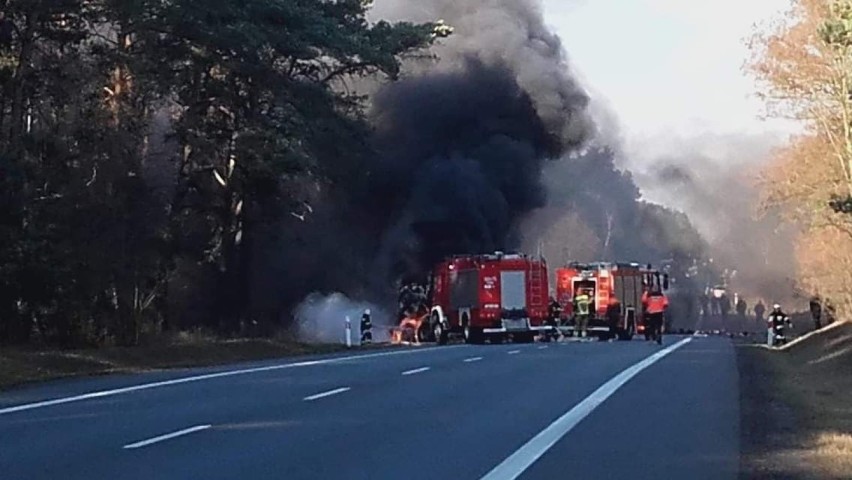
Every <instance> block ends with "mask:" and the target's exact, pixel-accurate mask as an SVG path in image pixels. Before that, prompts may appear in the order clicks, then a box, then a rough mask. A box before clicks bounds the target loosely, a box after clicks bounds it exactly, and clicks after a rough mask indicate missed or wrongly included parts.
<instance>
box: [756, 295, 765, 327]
mask: <svg viewBox="0 0 852 480" xmlns="http://www.w3.org/2000/svg"><path fill="white" fill-rule="evenodd" d="M764 313H766V306H765V305H763V300H758V301H757V305H755V306H754V316H755V317H756V319H757V321H758V322H761V323H763V314H764Z"/></svg>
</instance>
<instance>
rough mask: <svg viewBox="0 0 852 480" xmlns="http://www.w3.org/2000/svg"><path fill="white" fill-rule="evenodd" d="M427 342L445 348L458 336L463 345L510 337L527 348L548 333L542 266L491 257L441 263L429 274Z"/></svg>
mask: <svg viewBox="0 0 852 480" xmlns="http://www.w3.org/2000/svg"><path fill="white" fill-rule="evenodd" d="M430 280H431V282H430V283H431V285H430V297H431V305H432V306H431V310H430V321H429V325H430V327H431V336H432V337H434V340H435V341H437V342H438V343H445V342H446V341H447V336H448V335H450V334H460V335H462V336H463V337H464V340H465V342H467V343H481V342H483V341H484V340H485V339H489V340H490V341H491V342H492V343H499V342H502V341H504V340H507V339H508V338H509V337H511V339H512V340H513V341H515V342H532V341H533V340H534V339H535V336H536V335H537V334H538V333H539V332H540V331H544V330H549V329H550V327H548V326H546V325H545V321H546V318H547V306H548V305H547V292H548V285H547V264H546V262H545V260H544V259H542V258H534V257H531V256H528V255H522V254H504V253H503V252H496V253H494V254H490V255H462V256H455V257H451V258H448V259H446V260H444V261H443V262H441V263H439V264H438V265H436V266H435V268H434V269H433V271H432V274H431V279H430Z"/></svg>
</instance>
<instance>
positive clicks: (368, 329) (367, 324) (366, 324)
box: [361, 308, 373, 344]
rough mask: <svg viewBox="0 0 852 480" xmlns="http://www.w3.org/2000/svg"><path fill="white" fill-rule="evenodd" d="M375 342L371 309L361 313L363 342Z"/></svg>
mask: <svg viewBox="0 0 852 480" xmlns="http://www.w3.org/2000/svg"><path fill="white" fill-rule="evenodd" d="M372 342H373V320H372V319H371V318H370V309H369V308H368V309H366V310H364V314H363V315H361V343H362V344H366V343H372Z"/></svg>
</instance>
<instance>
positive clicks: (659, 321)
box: [642, 288, 669, 345]
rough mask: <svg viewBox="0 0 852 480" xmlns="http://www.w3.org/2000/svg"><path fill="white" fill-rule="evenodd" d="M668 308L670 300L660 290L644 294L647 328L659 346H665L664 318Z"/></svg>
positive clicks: (643, 306)
mask: <svg viewBox="0 0 852 480" xmlns="http://www.w3.org/2000/svg"><path fill="white" fill-rule="evenodd" d="M668 308H669V299H668V297H666V294H664V293H663V291H662V290H660V289H659V288H654V289H653V290H651V291H650V292H645V293H644V294H642V310H643V311H644V312H645V315H647V318H648V320H647V323H646V328H650V329H651V332H652V333H653V335H654V336H655V337H656V339H657V344H658V345H662V344H663V318H664V316H665V313H666V309H668Z"/></svg>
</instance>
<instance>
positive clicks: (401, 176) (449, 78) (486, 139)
mask: <svg viewBox="0 0 852 480" xmlns="http://www.w3.org/2000/svg"><path fill="white" fill-rule="evenodd" d="M374 113H375V119H376V125H377V134H376V146H377V150H378V151H379V152H380V155H379V156H378V157H377V158H376V163H375V165H373V167H372V168H371V172H370V173H371V176H370V177H369V180H368V182H367V184H366V188H365V189H364V193H365V195H366V196H367V197H368V200H372V201H371V202H370V201H368V203H367V205H368V208H371V209H372V211H373V212H374V214H375V215H383V214H385V212H387V208H388V207H389V206H394V207H396V210H395V211H394V212H393V214H394V215H393V216H392V217H391V218H392V223H393V226H392V227H391V228H390V230H389V231H388V232H387V234H386V235H385V236H384V237H383V245H382V247H381V250H380V254H379V259H380V260H381V261H385V262H390V264H389V265H382V266H381V267H380V271H385V272H387V273H389V274H390V276H391V277H392V278H396V277H399V276H400V275H406V274H417V273H421V272H422V271H423V270H424V268H425V267H427V266H428V265H429V264H431V263H433V262H434V261H436V260H437V259H440V258H441V257H442V256H445V255H448V254H452V253H480V252H489V251H494V250H501V249H514V248H517V247H518V246H519V236H518V232H517V224H518V221H519V219H520V218H522V217H523V216H524V215H525V214H526V213H528V212H530V211H531V210H533V209H536V208H539V207H542V206H543V205H544V203H545V200H546V197H545V189H544V186H543V184H542V181H541V173H542V168H543V166H544V163H545V161H547V160H548V159H554V158H558V157H560V156H561V155H562V154H563V153H564V152H565V151H566V149H568V148H570V147H575V146H576V145H573V144H569V143H568V142H566V141H565V140H564V139H563V138H560V137H559V136H558V135H556V134H554V133H552V131H549V129H548V128H547V125H546V124H545V123H544V121H543V120H542V118H541V117H540V116H539V115H538V112H537V111H536V108H535V105H534V104H533V101H532V99H531V98H530V96H529V94H528V93H527V92H525V91H524V90H523V89H522V88H521V87H520V85H519V84H518V82H517V80H516V79H515V74H514V72H512V71H511V69H510V68H509V67H508V66H507V65H506V64H504V63H496V64H493V65H486V64H484V63H483V62H482V61H481V60H479V59H476V58H468V59H467V60H466V62H465V63H464V65H463V67H462V68H460V69H458V70H452V71H449V72H438V73H430V74H425V75H422V76H418V77H415V78H413V79H410V80H408V81H403V82H401V83H399V84H395V85H390V86H389V87H387V88H386V89H384V90H382V91H381V92H380V93H379V94H378V95H377V96H376V99H375V103H374Z"/></svg>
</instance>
